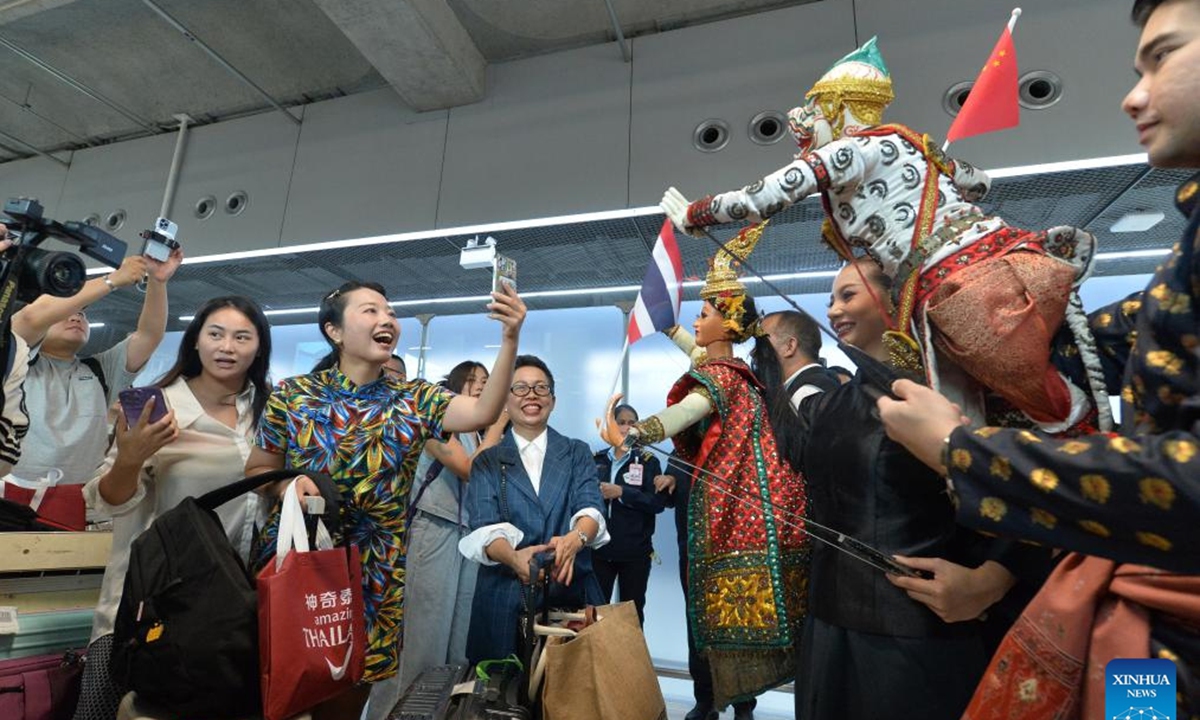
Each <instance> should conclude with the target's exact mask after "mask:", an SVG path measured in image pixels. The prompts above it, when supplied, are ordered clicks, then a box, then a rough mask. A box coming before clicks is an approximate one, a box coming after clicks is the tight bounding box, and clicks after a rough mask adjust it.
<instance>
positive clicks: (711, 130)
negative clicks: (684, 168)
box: [692, 119, 729, 153]
mask: <svg viewBox="0 0 1200 720" xmlns="http://www.w3.org/2000/svg"><path fill="white" fill-rule="evenodd" d="M728 144H729V125H728V123H726V122H725V121H724V120H716V119H709V120H705V121H704V122H702V123H700V124H699V125H697V126H696V129H695V130H694V131H693V132H692V146H693V147H694V148H696V149H697V150H699V151H700V152H708V153H713V152H717V151H718V150H721V149H722V148H724V147H725V146H726V145H728Z"/></svg>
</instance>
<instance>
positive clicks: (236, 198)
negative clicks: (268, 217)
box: [225, 190, 250, 215]
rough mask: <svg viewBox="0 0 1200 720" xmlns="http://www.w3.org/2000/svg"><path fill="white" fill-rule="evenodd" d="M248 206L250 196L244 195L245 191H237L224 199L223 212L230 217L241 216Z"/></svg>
mask: <svg viewBox="0 0 1200 720" xmlns="http://www.w3.org/2000/svg"><path fill="white" fill-rule="evenodd" d="M249 204H250V196H249V195H247V194H246V191H245V190H238V191H237V192H235V193H231V194H230V195H229V197H227V198H225V212H226V213H228V214H230V215H241V214H242V211H243V210H245V209H246V206H247V205H249Z"/></svg>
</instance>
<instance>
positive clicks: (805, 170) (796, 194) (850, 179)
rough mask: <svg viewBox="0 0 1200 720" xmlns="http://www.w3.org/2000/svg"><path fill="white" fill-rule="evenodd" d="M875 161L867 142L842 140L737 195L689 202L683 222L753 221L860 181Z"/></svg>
mask: <svg viewBox="0 0 1200 720" xmlns="http://www.w3.org/2000/svg"><path fill="white" fill-rule="evenodd" d="M877 158H878V147H877V141H876V140H875V138H872V137H858V138H853V139H850V138H846V139H842V140H837V141H835V142H832V143H829V144H828V145H826V146H824V147H822V148H818V149H817V150H814V151H813V152H811V153H807V154H805V155H802V156H800V157H799V158H798V159H796V160H795V161H794V162H792V163H791V164H790V165H787V166H785V167H782V168H780V169H779V170H776V171H775V172H773V173H771V174H770V175H768V176H766V177H765V178H763V179H762V180H759V181H757V182H754V183H751V184H750V185H747V186H746V187H744V188H742V189H741V190H734V191H732V192H727V193H722V194H720V195H716V196H714V197H711V198H706V199H704V200H700V201H697V202H695V203H692V206H694V208H693V207H689V209H688V222H689V224H691V225H693V226H704V225H715V224H717V223H727V222H736V221H742V220H746V221H749V222H759V221H761V220H765V219H767V218H769V217H771V216H772V215H774V214H775V213H777V212H779V211H781V210H783V209H784V208H786V207H788V206H789V205H793V204H795V203H798V202H800V201H801V200H803V199H804V198H806V197H808V196H809V195H811V194H812V193H814V192H818V191H821V190H825V189H826V188H829V187H834V186H840V185H852V184H856V183H858V182H861V181H862V179H863V178H864V177H866V175H867V174H868V172H870V171H871V170H872V169H873V167H874V165H875V160H876V159H877Z"/></svg>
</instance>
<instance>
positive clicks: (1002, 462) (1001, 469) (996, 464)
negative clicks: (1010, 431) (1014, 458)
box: [991, 457, 1012, 480]
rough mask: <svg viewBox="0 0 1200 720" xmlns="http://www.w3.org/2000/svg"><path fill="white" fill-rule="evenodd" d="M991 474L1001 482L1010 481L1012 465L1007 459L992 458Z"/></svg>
mask: <svg viewBox="0 0 1200 720" xmlns="http://www.w3.org/2000/svg"><path fill="white" fill-rule="evenodd" d="M991 473H992V474H993V475H995V476H996V477H998V478H1000V479H1001V480H1008V479H1009V478H1011V477H1012V463H1010V462H1009V461H1008V458H1006V457H994V458H992V467H991Z"/></svg>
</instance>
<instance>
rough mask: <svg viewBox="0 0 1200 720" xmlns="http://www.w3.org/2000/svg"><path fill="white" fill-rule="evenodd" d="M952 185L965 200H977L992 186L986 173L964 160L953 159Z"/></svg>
mask: <svg viewBox="0 0 1200 720" xmlns="http://www.w3.org/2000/svg"><path fill="white" fill-rule="evenodd" d="M954 186H955V187H957V188H958V189H959V191H960V192H962V194H963V199H965V200H966V201H967V202H979V201H980V200H982V199H983V198H984V197H986V196H987V194H988V190H990V189H991V188H992V179H991V178H990V177H988V174H987V173H985V172H984V171H982V170H980V169H979V168H977V167H975V166H974V165H972V164H971V163H969V162H966V161H965V160H955V161H954Z"/></svg>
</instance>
